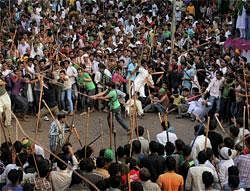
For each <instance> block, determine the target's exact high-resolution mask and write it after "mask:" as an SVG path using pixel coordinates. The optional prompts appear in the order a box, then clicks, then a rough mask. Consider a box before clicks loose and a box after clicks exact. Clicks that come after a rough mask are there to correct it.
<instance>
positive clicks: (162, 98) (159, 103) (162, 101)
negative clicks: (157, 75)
mask: <svg viewBox="0 0 250 191" xmlns="http://www.w3.org/2000/svg"><path fill="white" fill-rule="evenodd" d="M168 104H169V99H168V94H167V91H166V90H165V89H164V88H161V89H160V90H159V99H158V98H154V99H153V100H152V103H151V104H149V105H147V106H146V107H145V108H144V112H149V111H156V112H159V113H160V114H164V113H165V112H166V109H167V107H168Z"/></svg>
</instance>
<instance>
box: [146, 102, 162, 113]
mask: <svg viewBox="0 0 250 191" xmlns="http://www.w3.org/2000/svg"><path fill="white" fill-rule="evenodd" d="M154 111H157V112H160V113H161V114H163V113H165V112H166V109H165V108H164V107H163V106H162V105H161V104H160V103H152V104H149V105H147V106H146V107H145V108H144V112H145V113H146V112H154Z"/></svg>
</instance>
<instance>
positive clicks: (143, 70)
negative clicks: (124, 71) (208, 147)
mask: <svg viewBox="0 0 250 191" xmlns="http://www.w3.org/2000/svg"><path fill="white" fill-rule="evenodd" d="M148 69H149V68H148V66H147V61H146V60H142V61H141V66H137V67H136V70H135V71H134V72H138V74H137V76H136V78H135V80H134V87H133V89H132V92H133V94H134V92H139V93H140V95H139V96H140V97H141V98H143V99H145V98H146V95H145V85H146V84H147V85H148V86H150V87H154V82H153V79H152V76H151V75H150V74H149V70H148Z"/></svg>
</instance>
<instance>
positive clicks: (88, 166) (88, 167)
mask: <svg viewBox="0 0 250 191" xmlns="http://www.w3.org/2000/svg"><path fill="white" fill-rule="evenodd" d="M79 167H80V169H81V170H82V171H84V172H92V170H94V168H95V164H94V161H93V160H92V159H91V158H84V159H82V160H81V162H80V164H79Z"/></svg>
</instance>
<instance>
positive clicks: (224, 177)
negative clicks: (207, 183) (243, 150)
mask: <svg viewBox="0 0 250 191" xmlns="http://www.w3.org/2000/svg"><path fill="white" fill-rule="evenodd" d="M231 166H234V161H233V159H229V160H221V161H220V162H219V164H218V170H219V172H218V174H219V177H220V181H221V186H223V185H224V184H226V183H227V182H228V168H229V167H231Z"/></svg>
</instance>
